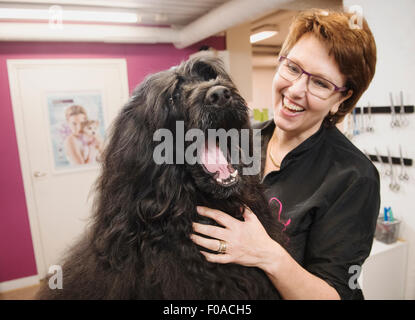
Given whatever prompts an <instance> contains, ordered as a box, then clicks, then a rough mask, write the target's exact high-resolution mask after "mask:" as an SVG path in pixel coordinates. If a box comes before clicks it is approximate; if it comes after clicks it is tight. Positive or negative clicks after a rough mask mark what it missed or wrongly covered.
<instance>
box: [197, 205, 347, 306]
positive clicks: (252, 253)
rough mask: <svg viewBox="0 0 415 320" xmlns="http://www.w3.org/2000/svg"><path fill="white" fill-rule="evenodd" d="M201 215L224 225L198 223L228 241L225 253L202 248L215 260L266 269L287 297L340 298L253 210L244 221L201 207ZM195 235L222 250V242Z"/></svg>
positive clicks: (206, 231)
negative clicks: (271, 231)
mask: <svg viewBox="0 0 415 320" xmlns="http://www.w3.org/2000/svg"><path fill="white" fill-rule="evenodd" d="M198 212H199V214H201V215H203V216H206V217H209V218H211V219H213V220H215V221H216V222H217V223H219V224H220V225H222V226H223V228H221V227H216V226H211V225H204V224H200V223H194V224H193V229H194V231H195V232H197V233H200V234H203V235H206V236H210V237H213V238H215V239H220V240H223V241H225V242H226V244H227V249H226V253H225V254H212V253H208V252H204V251H201V253H202V254H203V255H204V256H205V257H206V259H207V260H208V261H210V262H213V263H237V264H241V265H244V266H248V267H258V268H260V269H262V270H263V271H264V272H265V273H266V274H267V275H268V277H269V279H270V280H271V281H272V283H273V284H274V285H275V287H276V288H277V290H278V291H279V292H280V294H281V296H282V297H283V298H284V299H340V296H339V294H338V293H337V291H336V290H335V289H334V288H333V287H331V286H330V285H329V284H328V283H327V282H325V281H324V280H322V279H320V278H318V277H316V276H315V275H313V274H311V273H309V272H308V271H307V270H305V269H304V268H303V267H301V266H300V265H299V264H298V263H297V262H296V261H295V260H294V259H293V258H292V257H291V256H290V255H289V254H288V252H287V251H286V250H285V249H284V248H283V247H282V246H280V245H279V244H278V243H277V242H276V241H274V240H273V239H271V237H270V236H269V235H268V234H267V232H266V230H265V229H264V227H263V226H262V224H261V223H260V221H259V220H258V218H257V216H256V215H255V214H254V213H252V211H250V210H249V209H245V212H244V221H239V220H237V219H234V218H233V217H231V216H229V215H227V214H226V213H224V212H221V211H219V210H213V209H209V208H205V207H198ZM215 239H207V238H204V237H201V236H199V235H196V234H193V235H192V240H193V241H194V242H195V243H196V244H198V245H200V246H202V247H205V248H208V249H210V250H213V251H215V250H218V248H219V241H218V240H215Z"/></svg>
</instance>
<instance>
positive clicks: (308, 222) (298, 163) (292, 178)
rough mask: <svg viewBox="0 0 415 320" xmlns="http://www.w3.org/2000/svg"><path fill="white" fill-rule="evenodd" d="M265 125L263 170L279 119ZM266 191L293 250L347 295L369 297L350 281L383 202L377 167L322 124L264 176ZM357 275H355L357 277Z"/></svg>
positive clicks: (305, 265) (366, 249) (369, 244)
mask: <svg viewBox="0 0 415 320" xmlns="http://www.w3.org/2000/svg"><path fill="white" fill-rule="evenodd" d="M254 128H256V129H261V142H262V149H261V152H262V159H261V160H262V166H261V168H262V170H263V169H264V165H265V157H266V151H267V146H268V142H269V140H270V138H271V136H272V133H273V131H274V128H275V124H274V121H273V120H270V121H266V122H263V123H260V124H257V125H255V126H254ZM262 182H263V184H264V185H265V187H266V196H267V199H268V201H269V204H270V205H271V208H272V209H273V211H274V212H275V214H276V215H277V216H278V219H279V220H280V221H281V222H282V223H283V224H284V225H285V228H284V232H285V233H286V235H287V236H288V238H289V242H288V247H287V251H288V252H289V253H290V255H291V256H292V257H293V258H294V259H295V260H296V261H297V262H298V263H299V264H300V265H301V266H302V267H303V268H305V269H306V270H307V271H309V272H310V273H312V274H314V275H316V276H317V277H319V278H321V279H323V280H325V281H326V282H327V283H328V284H329V285H331V286H332V287H334V288H335V289H336V290H337V292H338V294H339V295H340V297H341V299H363V294H362V291H361V290H360V289H358V288H356V286H355V284H356V281H352V283H353V284H354V285H352V286H349V280H350V279H351V277H352V276H355V278H356V269H353V268H352V269H351V273H349V268H350V267H351V266H353V265H359V266H361V265H362V264H363V262H364V261H365V259H366V258H367V257H368V256H369V253H370V250H371V247H372V243H373V236H374V232H375V228H376V220H377V217H378V215H379V207H380V183H379V174H378V171H377V169H376V167H375V166H374V165H373V164H372V162H371V161H370V160H368V159H367V157H366V156H365V155H364V154H363V153H362V152H361V151H360V150H359V149H357V148H356V147H355V146H354V145H353V144H352V143H351V142H350V141H349V140H348V139H347V138H346V137H345V136H344V135H343V134H342V133H341V132H340V131H339V130H338V129H337V128H336V127H333V128H326V127H324V126H321V127H320V129H319V130H318V131H317V132H316V133H315V134H313V135H312V136H311V137H309V138H308V139H306V140H305V141H304V142H302V143H301V144H300V145H299V146H297V147H296V148H295V149H294V150H292V151H291V152H289V153H288V154H287V155H286V156H285V158H284V159H283V161H282V163H281V168H280V170H279V171H272V172H270V173H269V174H267V175H266V176H265V177H263V180H262ZM352 280H353V279H352Z"/></svg>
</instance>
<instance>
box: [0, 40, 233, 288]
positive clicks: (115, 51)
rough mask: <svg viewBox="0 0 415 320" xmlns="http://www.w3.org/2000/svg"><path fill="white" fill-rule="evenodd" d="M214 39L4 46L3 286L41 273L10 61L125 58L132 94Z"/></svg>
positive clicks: (0, 119)
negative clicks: (179, 43)
mask: <svg viewBox="0 0 415 320" xmlns="http://www.w3.org/2000/svg"><path fill="white" fill-rule="evenodd" d="M202 44H207V45H210V46H212V47H214V48H216V49H218V50H223V49H225V39H224V38H223V37H212V38H209V39H207V40H205V41H202V42H201V43H198V44H196V45H193V46H191V47H188V48H185V49H181V50H179V49H176V48H175V47H174V46H173V45H170V44H157V45H147V44H143V45H135V44H103V43H49V42H44V43H41V42H38V43H35V42H19V43H18V42H0V103H1V104H0V154H1V157H0V282H3V281H8V280H13V279H17V278H23V277H28V276H33V275H36V274H37V270H36V263H35V257H34V251H33V243H32V238H31V233H30V226H29V219H28V212H27V207H26V199H25V194H24V188H23V180H22V173H21V168H20V160H19V155H18V150H17V140H16V133H15V126H14V120H13V111H12V105H11V98H10V88H9V81H8V74H7V66H6V60H7V59H59V58H71V59H73V58H125V59H126V61H127V70H128V84H129V88H130V92H131V91H132V90H133V89H134V87H135V86H136V85H137V84H138V83H140V82H141V81H142V80H143V78H144V77H145V76H146V75H147V74H149V73H153V72H156V71H160V70H163V69H166V68H169V67H171V66H172V65H176V64H178V63H179V62H180V61H182V60H184V59H186V58H187V57H188V56H189V54H191V53H193V52H195V51H197V50H198V49H199V47H200V46H201V45H202Z"/></svg>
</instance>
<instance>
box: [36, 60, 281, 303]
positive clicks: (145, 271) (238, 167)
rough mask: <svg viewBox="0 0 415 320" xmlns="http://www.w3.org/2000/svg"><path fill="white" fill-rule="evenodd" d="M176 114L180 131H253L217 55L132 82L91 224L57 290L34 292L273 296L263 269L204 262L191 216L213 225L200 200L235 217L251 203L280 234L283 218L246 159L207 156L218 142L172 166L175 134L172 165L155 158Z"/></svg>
mask: <svg viewBox="0 0 415 320" xmlns="http://www.w3.org/2000/svg"><path fill="white" fill-rule="evenodd" d="M178 121H179V122H178ZM180 121H182V123H183V124H184V129H185V130H188V129H191V128H197V129H199V130H200V131H201V132H203V133H207V131H208V129H219V128H223V129H225V130H230V129H236V130H238V132H241V130H242V129H247V130H250V125H249V118H248V109H247V106H246V103H245V101H244V100H243V98H242V97H241V96H240V95H239V93H238V92H237V90H236V88H235V86H234V84H233V83H232V81H231V79H230V78H229V76H228V75H227V74H226V72H225V71H224V68H223V66H222V64H221V63H220V61H218V60H216V59H212V58H196V59H190V60H189V61H186V62H184V63H182V64H181V65H180V66H178V67H175V68H171V69H169V70H166V71H162V72H159V73H156V74H153V75H151V76H149V77H148V78H147V79H146V80H145V81H143V82H142V83H141V84H140V85H139V86H138V87H137V88H136V89H135V91H134V93H133V95H132V97H131V98H130V100H129V102H128V103H127V104H126V105H125V106H124V108H123V109H122V110H121V112H120V114H119V115H118V117H117V119H116V120H115V122H114V124H113V127H112V131H111V135H110V139H109V142H108V145H107V146H106V148H105V151H104V154H103V163H102V166H103V167H102V174H101V176H100V178H99V179H98V181H97V184H96V189H97V197H96V200H95V207H94V215H93V220H92V223H91V226H90V228H89V232H88V233H87V234H86V235H84V236H83V237H82V238H81V240H80V241H79V242H78V243H77V244H76V245H75V246H74V247H73V248H72V249H71V251H70V252H69V253H68V254H67V256H66V258H65V260H64V263H63V267H62V268H63V289H55V290H51V289H49V287H48V284H47V282H46V284H45V285H44V286H43V287H42V288H41V290H40V292H39V293H38V298H41V299H278V298H279V294H278V292H277V290H276V289H275V288H274V286H273V285H272V283H271V282H270V280H269V279H268V278H267V276H266V275H265V273H264V272H263V271H261V270H260V269H257V268H249V267H243V266H240V265H235V264H213V263H210V262H207V261H206V259H205V258H204V256H203V255H202V254H201V253H200V252H199V250H200V249H201V248H199V247H197V246H196V245H195V244H194V243H193V242H192V241H191V240H190V237H189V236H190V234H191V233H192V232H193V230H192V222H194V221H199V222H203V223H210V224H213V222H212V221H210V220H209V221H207V220H208V219H206V218H204V219H203V218H202V217H201V216H199V215H198V214H197V212H196V205H203V206H207V207H211V208H216V209H219V210H222V211H224V212H227V213H228V214H230V215H232V216H234V217H236V218H238V219H242V211H241V208H242V207H243V206H247V207H249V208H251V209H252V211H253V212H254V213H256V215H257V216H258V218H259V220H260V221H261V223H262V224H263V225H264V227H265V228H266V230H267V232H268V233H269V235H270V236H271V237H272V238H273V239H275V240H277V241H281V225H280V224H279V223H278V221H277V218H276V216H272V215H271V213H270V211H269V208H268V204H267V201H266V199H265V197H264V196H263V193H262V190H261V185H260V184H259V179H258V175H244V174H243V168H244V167H247V165H245V164H243V163H242V161H241V163H239V164H238V163H237V164H231V163H230V162H229V154H228V155H227V156H226V157H225V156H224V153H223V152H222V153H221V154H222V158H226V159H227V160H226V161H227V162H226V164H225V165H219V164H216V163H215V162H213V165H208V164H207V163H206V157H208V156H210V154H211V152H212V150H214V151H215V150H216V151H218V150H219V147H218V146H217V145H216V144H213V145H211V144H209V143H208V142H204V145H203V146H202V151H203V152H202V153H203V156H202V157H199V159H200V161H199V162H197V163H195V164H189V163H187V162H186V163H183V164H177V163H176V162H177V160H178V154H179V155H180V154H182V155H183V153H184V152H185V150H184V148H186V147H188V146H189V144H190V142H189V141H188V142H186V143H185V144H183V145H181V144H179V143H178V142H177V141H174V143H173V145H172V148H173V150H174V151H175V152H174V159H173V160H174V161H173V164H168V163H167V164H166V163H164V164H157V163H156V161H155V157H154V151H155V148H156V147H157V146H158V145H160V141H155V139H154V133H155V132H156V131H157V130H158V129H162V128H163V129H169V130H170V131H171V132H172V133H176V129H177V123H180ZM249 132H250V133H251V135H250V137H251V138H252V131H249ZM228 144H229V142H228V143H227V145H228ZM231 147H232V146H229V148H231ZM179 149H180V150H179ZM237 149H239V151H240V152H242V151H241V149H242V148H241V146H239V148H237ZM177 151H179V153H177ZM228 153H230V150H228ZM219 171H220V172H219Z"/></svg>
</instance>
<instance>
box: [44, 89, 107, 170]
mask: <svg viewBox="0 0 415 320" xmlns="http://www.w3.org/2000/svg"><path fill="white" fill-rule="evenodd" d="M100 98H101V97H100V95H98V94H90V95H89V94H83V95H79V94H75V95H72V96H69V95H60V96H59V95H58V96H56V95H53V96H50V97H49V98H48V111H49V124H50V136H51V140H52V149H53V157H54V162H55V163H54V165H55V170H58V171H61V170H68V169H75V168H80V167H83V166H85V167H86V166H91V165H96V164H97V163H98V162H99V161H100V159H101V153H102V151H103V142H104V136H105V129H104V126H103V124H104V122H103V116H102V106H101V104H100V103H101V102H100V101H101V100H100ZM75 102H78V103H75Z"/></svg>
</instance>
